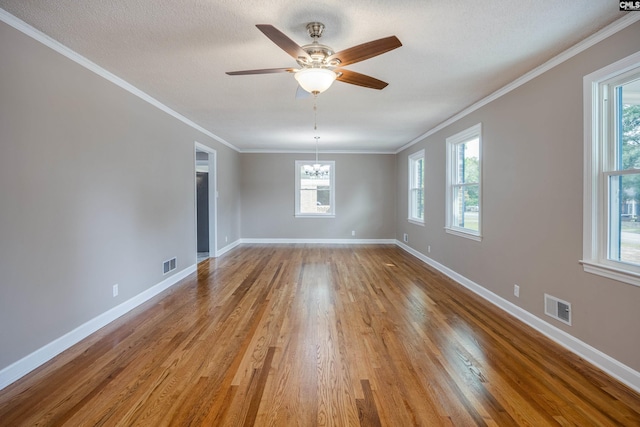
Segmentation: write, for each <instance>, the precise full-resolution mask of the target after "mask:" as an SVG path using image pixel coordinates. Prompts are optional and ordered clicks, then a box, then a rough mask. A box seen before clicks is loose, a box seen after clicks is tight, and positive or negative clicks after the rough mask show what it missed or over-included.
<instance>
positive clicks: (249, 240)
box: [240, 238, 396, 245]
mask: <svg viewBox="0 0 640 427" xmlns="http://www.w3.org/2000/svg"><path fill="white" fill-rule="evenodd" d="M240 243H241V244H291V243H294V244H295V243H302V244H308V243H317V244H328V245H394V244H396V239H280V238H278V239H272V238H258V239H254V238H246V239H240Z"/></svg>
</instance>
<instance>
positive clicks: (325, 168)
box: [295, 160, 336, 218]
mask: <svg viewBox="0 0 640 427" xmlns="http://www.w3.org/2000/svg"><path fill="white" fill-rule="evenodd" d="M335 166H336V165H335V162H334V161H315V162H314V161H304V160H298V161H296V166H295V167H296V172H295V173H296V175H295V179H296V181H295V182H296V194H295V204H296V208H295V216H297V217H330V218H331V217H335V169H336V167H335Z"/></svg>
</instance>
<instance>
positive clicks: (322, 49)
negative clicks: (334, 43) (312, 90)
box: [297, 22, 340, 68]
mask: <svg viewBox="0 0 640 427" xmlns="http://www.w3.org/2000/svg"><path fill="white" fill-rule="evenodd" d="M307 31H308V32H309V36H310V37H311V38H312V39H313V43H310V44H306V45H304V46H301V47H302V49H303V50H304V51H305V52H307V53H308V54H309V57H310V58H311V61H309V58H304V57H298V59H297V62H298V64H300V66H302V67H305V68H309V67H310V68H325V67H337V66H338V65H339V63H340V60H333V61H330V62H328V61H327V58H328V57H330V56H331V55H333V54H334V53H335V51H334V50H333V49H332V48H331V47H329V46H327V45H324V44H321V43H318V39H319V38H320V37H322V32H323V31H324V24H323V23H321V22H310V23H308V24H307Z"/></svg>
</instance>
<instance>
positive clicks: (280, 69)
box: [226, 68, 296, 76]
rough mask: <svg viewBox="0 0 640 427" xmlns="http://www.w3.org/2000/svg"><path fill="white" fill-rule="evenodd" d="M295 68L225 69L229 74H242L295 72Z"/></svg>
mask: <svg viewBox="0 0 640 427" xmlns="http://www.w3.org/2000/svg"><path fill="white" fill-rule="evenodd" d="M295 72H296V69H295V68H263V69H262V70H244V71H227V73H226V74H228V75H230V76H244V75H246V74H272V73H295Z"/></svg>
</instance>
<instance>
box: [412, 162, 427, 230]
mask: <svg viewBox="0 0 640 427" xmlns="http://www.w3.org/2000/svg"><path fill="white" fill-rule="evenodd" d="M409 221H411V222H417V223H419V224H424V150H420V151H418V152H417V153H414V154H412V155H410V156H409Z"/></svg>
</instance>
